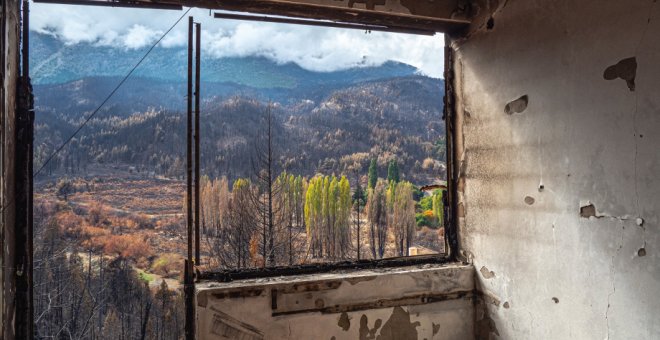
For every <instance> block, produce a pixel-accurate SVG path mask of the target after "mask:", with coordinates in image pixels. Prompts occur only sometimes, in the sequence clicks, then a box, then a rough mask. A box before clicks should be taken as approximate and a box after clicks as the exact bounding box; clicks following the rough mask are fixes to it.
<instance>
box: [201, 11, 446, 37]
mask: <svg viewBox="0 0 660 340" xmlns="http://www.w3.org/2000/svg"><path fill="white" fill-rule="evenodd" d="M213 17H214V18H216V19H229V20H246V21H258V22H272V23H280V24H291V25H305V26H317V27H333V28H346V29H358V30H365V31H380V32H391V33H407V34H421V35H435V32H434V31H424V30H417V29H410V28H401V27H386V26H376V25H362V24H351V23H344V22H335V21H318V20H306V19H291V18H281V17H269V16H258V15H243V14H231V13H215V14H214V15H213Z"/></svg>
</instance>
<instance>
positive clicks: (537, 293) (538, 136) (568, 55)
mask: <svg viewBox="0 0 660 340" xmlns="http://www.w3.org/2000/svg"><path fill="white" fill-rule="evenodd" d="M475 2H476V3H477V4H478V6H479V9H480V12H479V14H478V17H477V18H475V21H474V24H473V25H472V26H471V27H470V29H469V34H468V35H467V36H465V37H462V38H458V37H457V38H455V39H453V40H452V41H451V46H452V47H453V49H454V51H455V56H454V58H455V62H454V69H455V72H456V76H455V82H456V84H454V88H455V89H456V91H457V94H456V95H457V98H456V114H457V116H456V117H455V125H456V127H457V129H460V131H457V132H456V136H457V140H456V141H455V145H456V146H457V147H458V150H457V151H456V154H457V155H458V156H457V162H460V173H459V176H460V177H459V178H458V183H459V184H460V185H459V187H460V189H462V191H461V192H459V199H460V202H459V205H460V206H461V207H462V212H461V216H463V217H461V218H460V220H459V227H458V230H459V240H460V244H461V253H462V254H465V256H466V258H467V257H469V259H470V260H471V261H473V263H474V265H475V266H476V268H482V267H484V268H497V275H496V276H495V277H492V278H490V279H488V278H486V277H485V276H484V275H483V274H481V275H477V282H476V284H477V287H478V288H477V289H478V290H479V291H480V292H482V294H483V299H482V300H483V301H481V302H480V305H479V306H476V307H475V308H478V309H480V310H479V311H478V312H477V314H478V317H477V319H476V321H475V322H476V330H475V333H476V336H477V338H484V339H489V338H493V337H496V336H499V338H502V339H569V338H579V339H614V338H622V337H624V338H638V339H655V338H659V337H660V328H658V327H657V322H656V321H655V320H654V318H653V315H655V314H657V313H656V311H657V310H660V301H657V300H649V299H648V298H646V297H645V296H647V295H648V294H649V292H652V293H654V294H655V293H656V292H658V293H660V267H658V266H654V265H653V263H655V262H654V261H656V262H657V259H658V257H659V256H660V251H659V250H658V247H656V246H655V245H656V244H658V243H660V234H659V233H658V231H659V230H658V228H659V223H660V216H658V208H657V201H658V199H659V198H660V177H658V176H657V174H658V173H660V154H658V152H657V145H659V144H660V134H658V133H657V131H660V115H658V110H657V108H658V107H660V97H659V96H658V95H657V93H658V91H660V64H659V63H657V60H660V45H658V44H657V37H658V36H660V20H658V18H660V4H659V3H658V2H657V1H654V0H630V1H625V2H616V1H614V2H603V1H597V0H585V1H580V2H579V4H578V3H576V2H575V1H570V0H553V1H551V0H530V1H506V2H505V1H499V2H497V1H495V2H491V1H488V0H479V1H475ZM490 18H494V27H493V28H492V29H490V30H489V29H488V27H487V22H488V21H489V19H490ZM522 95H527V96H528V97H527V103H526V105H521V104H525V100H522V97H521V96H522ZM532 193H533V194H532ZM532 199H533V200H532ZM585 199H588V200H589V201H585ZM637 219H642V220H643V221H644V222H643V225H642V226H640V225H639V224H638V222H637ZM488 272H490V270H488ZM491 297H495V298H497V299H498V300H499V301H504V303H503V304H499V306H498V304H497V303H492V302H493V300H492V299H491ZM553 298H554V299H553ZM497 334H499V335H497Z"/></svg>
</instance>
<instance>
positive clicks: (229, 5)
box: [153, 0, 470, 33]
mask: <svg viewBox="0 0 660 340" xmlns="http://www.w3.org/2000/svg"><path fill="white" fill-rule="evenodd" d="M153 2H155V3H169V4H180V5H183V6H187V7H199V8H208V9H216V10H225V11H234V12H249V13H257V14H269V15H281V16H287V17H295V18H306V19H317V20H331V21H340V22H347V23H360V24H368V25H380V26H385V27H398V28H409V29H416V30H424V31H434V32H445V33H453V32H456V31H458V30H461V29H463V28H465V27H467V26H468V25H469V24H470V22H469V21H468V20H458V19H451V18H438V17H431V16H422V15H413V14H407V13H395V12H385V11H379V10H377V9H374V10H370V9H359V8H348V7H338V6H328V5H319V4H316V3H312V2H314V1H295V2H294V1H281V0H249V1H246V0H155V1H153ZM341 2H342V1H340V3H341Z"/></svg>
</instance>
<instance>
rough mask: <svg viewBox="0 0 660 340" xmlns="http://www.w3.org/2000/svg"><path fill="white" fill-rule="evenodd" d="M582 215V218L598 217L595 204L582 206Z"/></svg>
mask: <svg viewBox="0 0 660 340" xmlns="http://www.w3.org/2000/svg"><path fill="white" fill-rule="evenodd" d="M580 217H582V218H589V217H596V207H595V206H594V205H593V204H589V205H585V206H582V207H580Z"/></svg>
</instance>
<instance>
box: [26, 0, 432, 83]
mask: <svg viewBox="0 0 660 340" xmlns="http://www.w3.org/2000/svg"><path fill="white" fill-rule="evenodd" d="M182 14H183V12H182V11H163V10H160V11H159V10H149V9H126V8H99V7H84V6H65V5H47V4H40V3H35V4H34V5H33V6H32V8H31V15H32V17H31V22H30V24H31V30H33V31H36V32H41V33H49V34H54V35H56V36H57V37H59V38H60V39H61V40H62V41H64V42H65V43H67V44H78V43H93V44H98V45H105V46H116V47H122V48H127V49H137V48H141V47H144V46H147V45H150V44H152V43H153V42H155V41H156V40H157V39H158V38H159V37H160V36H161V35H162V34H163V33H164V32H165V31H166V30H167V29H168V28H169V27H170V26H171V25H172V24H173V23H174V22H175V21H176V20H177V19H178V18H179V17H180V16H181V15H182ZM190 15H192V16H194V17H195V21H198V22H201V23H202V28H203V30H202V41H203V42H202V44H203V48H204V49H203V53H208V54H210V55H211V56H214V57H218V58H220V57H239V56H264V57H267V58H270V59H272V60H274V61H276V62H279V63H287V62H295V63H297V64H298V65H300V66H301V67H303V68H306V69H308V70H313V71H334V70H340V69H346V68H350V67H355V66H374V65H380V64H382V63H383V62H385V61H388V60H395V61H400V62H403V63H406V64H410V65H413V66H415V67H417V68H418V69H420V71H421V72H422V73H424V74H426V75H429V76H432V77H441V76H442V71H443V64H444V62H443V51H444V41H443V37H442V35H436V36H434V37H426V36H414V35H406V34H397V33H384V32H372V33H368V34H366V33H365V32H364V31H359V30H346V29H336V28H319V27H307V26H296V25H282V24H272V23H255V22H241V21H232V20H219V19H214V18H212V17H211V16H210V15H209V12H208V10H201V9H192V10H191V11H190ZM186 40H187V21H186V20H185V19H184V20H182V21H181V22H180V23H179V25H177V27H175V28H174V29H173V30H172V31H171V32H170V33H169V34H168V35H167V36H166V37H165V38H164V39H163V41H162V42H161V46H162V47H166V48H174V47H183V46H186V43H187V41H186Z"/></svg>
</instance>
